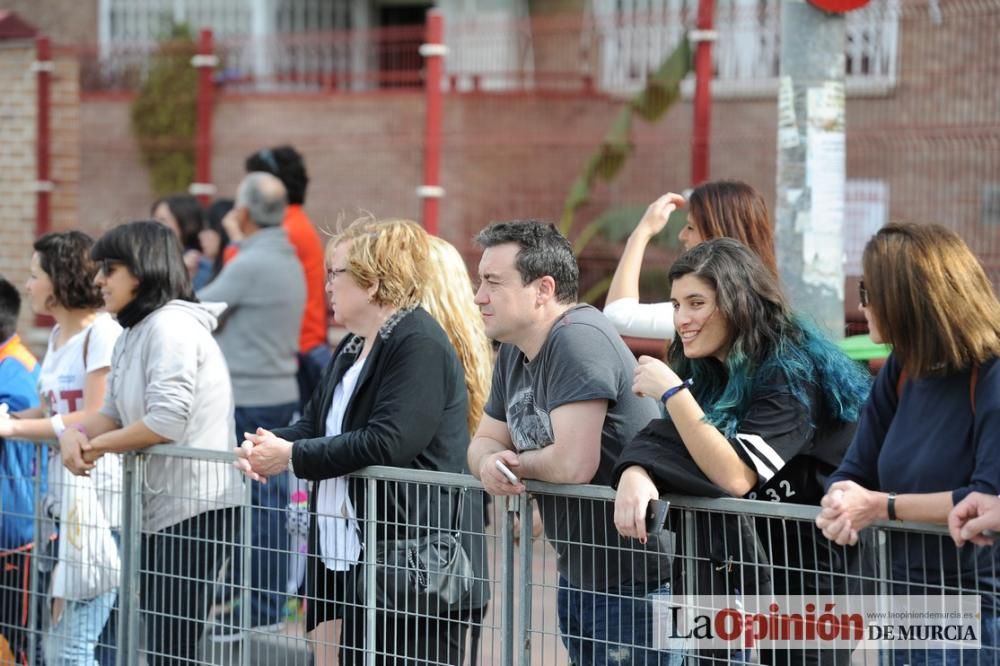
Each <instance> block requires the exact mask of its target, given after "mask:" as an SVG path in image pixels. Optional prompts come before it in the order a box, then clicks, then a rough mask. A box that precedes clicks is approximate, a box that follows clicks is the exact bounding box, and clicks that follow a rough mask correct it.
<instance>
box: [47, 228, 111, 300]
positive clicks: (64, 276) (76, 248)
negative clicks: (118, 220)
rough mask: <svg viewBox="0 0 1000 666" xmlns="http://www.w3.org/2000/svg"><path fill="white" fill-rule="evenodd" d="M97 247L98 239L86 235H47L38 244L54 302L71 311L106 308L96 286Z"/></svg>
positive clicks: (69, 233) (80, 232)
mask: <svg viewBox="0 0 1000 666" xmlns="http://www.w3.org/2000/svg"><path fill="white" fill-rule="evenodd" d="M93 244H94V239H92V238H91V237H90V236H88V235H87V234H85V233H83V232H82V231H66V232H63V233H51V234H45V235H44V236H42V237H41V238H39V239H38V240H36V241H35V244H34V248H35V252H37V253H38V263H39V265H41V267H42V270H43V271H45V274H46V275H48V276H49V280H50V281H51V282H52V299H53V300H54V301H55V303H56V304H58V305H61V306H63V307H64V308H66V309H68V310H96V309H97V308H99V307H101V306H103V305H104V299H102V298H101V290H100V289H98V288H97V286H96V285H95V284H94V275H96V274H97V264H95V263H94V261H93V260H92V259H91V258H90V248H91V246H92V245H93ZM46 307H48V304H47V305H46Z"/></svg>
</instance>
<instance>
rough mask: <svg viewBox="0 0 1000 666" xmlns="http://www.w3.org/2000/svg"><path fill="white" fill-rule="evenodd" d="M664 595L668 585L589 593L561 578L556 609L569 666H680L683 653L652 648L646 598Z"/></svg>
mask: <svg viewBox="0 0 1000 666" xmlns="http://www.w3.org/2000/svg"><path fill="white" fill-rule="evenodd" d="M669 593H670V588H669V585H668V586H666V587H664V588H660V589H656V588H654V587H653V585H652V584H650V585H647V584H643V583H638V584H637V583H626V584H623V585H620V586H618V587H617V588H609V589H608V590H605V591H603V592H591V591H588V590H582V589H579V588H576V587H573V586H571V585H570V584H569V582H568V581H567V580H566V579H565V578H563V577H562V576H560V577H559V591H558V594H557V597H556V605H557V607H558V612H559V630H560V631H561V632H562V641H563V645H565V646H566V650H567V651H568V652H569V658H570V662H571V663H572V664H574V666H604V665H605V664H618V663H620V664H629V665H630V666H631V665H632V664H635V665H637V666H652V665H654V664H655V665H657V666H679V665H680V664H681V663H683V659H684V656H683V654H682V653H680V652H673V651H669V652H668V651H659V650H654V649H652V646H653V644H654V641H653V639H654V636H653V603H652V599H651V597H652V595H653V594H657V595H665V594H669Z"/></svg>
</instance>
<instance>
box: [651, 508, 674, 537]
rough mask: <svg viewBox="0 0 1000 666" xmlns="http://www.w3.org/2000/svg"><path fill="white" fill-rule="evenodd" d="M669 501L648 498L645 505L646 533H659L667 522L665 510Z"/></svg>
mask: <svg viewBox="0 0 1000 666" xmlns="http://www.w3.org/2000/svg"><path fill="white" fill-rule="evenodd" d="M669 509H670V502H668V501H667V500H658V499H655V500H649V506H647V507H646V534H650V535H653V534H659V533H660V532H662V531H663V528H664V526H665V525H666V524H667V511H668V510H669Z"/></svg>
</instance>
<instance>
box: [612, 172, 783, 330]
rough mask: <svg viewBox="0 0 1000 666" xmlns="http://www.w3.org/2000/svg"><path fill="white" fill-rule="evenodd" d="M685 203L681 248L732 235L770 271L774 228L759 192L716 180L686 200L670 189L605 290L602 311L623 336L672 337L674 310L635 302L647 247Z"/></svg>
mask: <svg viewBox="0 0 1000 666" xmlns="http://www.w3.org/2000/svg"><path fill="white" fill-rule="evenodd" d="M685 206H686V207H687V209H688V211H687V224H686V225H685V226H684V228H683V229H681V231H680V233H679V234H678V236H677V238H678V240H680V242H681V244H682V245H683V246H684V249H685V250H690V249H691V248H693V247H694V246H695V245H698V244H699V243H701V242H702V241H707V240H711V239H713V238H735V239H736V240H738V241H740V242H742V243H743V244H744V245H746V246H747V247H749V248H750V249H751V250H753V252H754V254H756V255H757V256H758V257H760V259H761V261H763V262H764V266H766V267H767V268H768V269H769V270H770V271H771V273H772V274H773V275H775V276H777V275H778V265H777V261H776V260H775V256H774V228H773V226H772V224H771V219H770V217H769V216H768V213H767V204H766V203H765V202H764V197H762V196H761V194H760V192H758V191H757V190H755V189H754V188H752V187H750V186H749V185H747V184H746V183H742V182H739V181H726V180H716V181H712V182H708V183H704V184H702V185H699V186H698V187H696V188H694V190H692V191H691V194H690V195H689V196H688V198H687V199H685V198H684V197H683V196H681V195H680V194H674V193H673V192H669V193H667V194H664V195H663V196H662V197H660V198H659V199H657V200H656V201H654V202H653V203H652V204H650V205H649V208H647V209H646V213H645V215H643V216H642V220H640V221H639V224H638V225H637V226H636V228H635V230H634V231H632V233H631V235H630V236H629V237H628V241H627V242H626V243H625V251H624V252H623V253H622V258H621V259H620V260H619V261H618V267H617V268H616V269H615V274H614V277H613V278H612V280H611V286H610V287H609V288H608V299H607V305H605V306H604V314H605V315H607V317H608V319H610V320H611V323H612V324H614V326H615V328H616V329H617V330H618V332H619V333H621V334H622V335H630V336H633V337H637V338H653V339H660V340H673V338H674V308H673V306H672V305H671V304H670V303H669V302H667V303H640V302H639V271H640V270H641V269H642V259H643V256H644V255H645V253H646V246H647V245H649V242H650V241H651V240H652V239H653V237H654V236H656V235H657V234H658V233H660V232H661V231H663V228H664V227H665V226H667V221H668V220H669V219H670V214H671V213H673V212H674V211H675V210H677V209H678V208H684V207H685Z"/></svg>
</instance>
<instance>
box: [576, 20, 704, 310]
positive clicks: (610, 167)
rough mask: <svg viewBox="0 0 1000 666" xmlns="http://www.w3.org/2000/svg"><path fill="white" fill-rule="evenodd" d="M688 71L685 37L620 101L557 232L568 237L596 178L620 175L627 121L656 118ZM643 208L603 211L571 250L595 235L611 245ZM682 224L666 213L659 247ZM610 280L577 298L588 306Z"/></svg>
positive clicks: (671, 240) (627, 145)
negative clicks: (642, 83)
mask: <svg viewBox="0 0 1000 666" xmlns="http://www.w3.org/2000/svg"><path fill="white" fill-rule="evenodd" d="M690 71H691V44H690V42H689V41H688V40H687V39H686V38H685V39H683V40H681V43H680V44H679V45H678V46H677V48H676V49H674V51H673V53H671V54H670V55H669V56H668V57H667V59H666V60H664V61H663V64H662V65H660V67H659V69H657V70H656V71H655V72H654V73H653V74H652V75H650V77H649V78H648V79H647V80H646V86H645V88H643V90H642V92H640V93H639V94H638V95H636V96H635V97H634V98H632V99H631V100H629V101H628V102H626V103H625V105H624V107H623V108H622V109H621V111H619V112H618V115H617V116H615V119H614V120H613V121H612V123H611V127H610V128H609V129H608V132H607V134H606V135H605V136H604V140H603V141H602V142H601V145H600V147H599V148H598V149H597V151H596V152H595V153H594V154H593V155H591V156H590V158H589V159H588V160H587V162H586V164H585V165H584V168H583V171H582V172H581V173H580V175H579V176H577V178H576V180H574V181H573V184H572V185H571V186H570V190H569V193H568V194H567V195H566V201H565V202H564V204H563V213H562V219H561V221H560V224H559V230H560V231H561V232H562V233H563V235H566V236H569V235H570V232H571V231H572V229H573V226H574V218H575V214H576V211H577V209H578V208H580V207H581V206H583V205H584V204H586V203H587V202H588V201H590V194H591V190H592V188H593V187H594V184H595V183H596V181H597V180H598V179H600V180H602V181H605V182H609V181H611V180H613V179H614V178H615V177H617V176H618V174H619V173H620V172H621V170H622V167H623V166H624V165H625V162H626V160H627V159H628V157H629V156H630V155H631V154H632V147H633V144H632V120H633V116H635V115H638V116H639V117H640V118H642V119H643V120H645V121H646V122H654V121H656V120H659V119H660V118H661V117H662V116H663V115H664V114H665V113H666V111H667V109H669V108H670V107H671V106H673V104H675V103H676V102H677V101H678V100H679V99H680V96H681V90H680V86H681V81H682V80H683V79H684V77H685V76H687V74H688V72H690ZM645 211H646V206H645V205H643V206H641V207H640V206H623V207H620V208H613V209H609V210H607V211H605V212H604V213H602V214H601V215H600V216H598V217H597V218H596V219H594V220H591V221H590V222H588V223H587V224H586V225H584V226H583V227H582V228H581V229H580V231H579V232H578V233H577V234H576V235H575V237H574V239H573V251H574V252H575V253H576V255H577V256H580V255H581V254H582V253H583V251H584V249H586V247H587V245H588V244H589V243H590V241H592V240H593V239H594V237H595V236H598V235H601V236H604V237H606V238H608V239H609V240H612V241H622V240H624V239H625V238H626V237H627V236H628V234H629V232H630V231H631V230H632V229H633V228H634V227H635V225H636V223H637V222H638V221H639V219H640V218H642V214H643V213H644V212H645ZM685 223H686V216H685V215H676V214H675V215H672V216H671V220H670V224H669V225H668V227H667V229H666V230H665V231H664V233H662V234H659V238H660V240H659V241H657V242H659V243H665V244H666V245H667V246H669V247H676V244H677V241H676V239H677V232H678V231H679V230H680V228H681V226H682V225H683V224H685ZM610 284H611V276H606V277H605V278H603V279H601V280H600V281H598V282H597V283H596V284H594V285H593V286H592V287H590V288H589V289H588V290H587V292H586V293H585V294H584V295H583V298H582V300H583V301H585V302H588V303H592V302H594V301H596V300H597V299H598V298H599V297H600V296H601V295H603V294H604V292H605V291H607V289H608V286H609V285H610Z"/></svg>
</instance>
